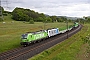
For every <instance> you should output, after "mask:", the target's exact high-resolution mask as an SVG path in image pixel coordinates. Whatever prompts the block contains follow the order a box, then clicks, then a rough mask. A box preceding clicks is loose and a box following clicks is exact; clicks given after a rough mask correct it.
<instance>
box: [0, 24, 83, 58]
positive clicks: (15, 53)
mask: <svg viewBox="0 0 90 60" xmlns="http://www.w3.org/2000/svg"><path fill="white" fill-rule="evenodd" d="M81 28H82V26H81V25H80V26H79V27H77V28H75V29H73V30H71V31H69V32H66V33H64V34H60V35H57V36H54V37H52V38H48V39H46V40H44V41H42V42H40V43H36V44H33V45H31V46H28V47H20V48H16V49H14V50H11V51H8V52H5V53H2V54H0V60H26V59H28V58H30V57H32V56H34V55H36V54H38V53H40V52H42V51H44V50H45V49H48V48H50V47H52V46H53V45H55V44H57V43H59V42H61V41H63V40H65V39H67V33H68V37H70V36H72V35H73V34H75V33H76V32H78V31H80V30H81Z"/></svg>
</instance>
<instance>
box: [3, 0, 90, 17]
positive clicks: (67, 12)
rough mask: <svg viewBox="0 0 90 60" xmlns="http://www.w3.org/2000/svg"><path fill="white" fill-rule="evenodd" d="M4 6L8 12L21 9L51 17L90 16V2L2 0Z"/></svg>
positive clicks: (83, 0)
mask: <svg viewBox="0 0 90 60" xmlns="http://www.w3.org/2000/svg"><path fill="white" fill-rule="evenodd" d="M2 6H3V7H4V8H5V9H6V10H8V11H13V10H14V8H15V7H21V8H28V9H31V10H34V11H36V12H39V13H44V14H48V15H50V16H52V15H56V16H68V17H83V16H90V12H89V11H90V0H2Z"/></svg>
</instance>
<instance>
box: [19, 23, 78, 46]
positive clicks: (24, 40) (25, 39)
mask: <svg viewBox="0 0 90 60" xmlns="http://www.w3.org/2000/svg"><path fill="white" fill-rule="evenodd" d="M78 26H79V24H78V23H77V22H75V23H74V25H72V26H69V27H68V29H67V28H66V29H63V30H59V28H52V29H47V30H41V31H37V32H27V33H25V34H22V36H21V43H20V44H21V45H23V46H28V45H30V44H32V43H36V42H39V41H41V40H45V39H46V38H50V37H52V36H55V35H58V34H61V33H65V32H67V31H70V30H72V29H74V28H76V27H78Z"/></svg>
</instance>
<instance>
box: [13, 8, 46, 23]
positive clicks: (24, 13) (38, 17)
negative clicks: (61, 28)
mask: <svg viewBox="0 0 90 60" xmlns="http://www.w3.org/2000/svg"><path fill="white" fill-rule="evenodd" d="M45 18H46V16H45V15H44V14H43V13H40V14H39V13H38V12H35V11H33V10H30V9H24V8H15V9H14V10H13V12H12V19H14V20H16V21H29V20H32V19H33V20H34V21H35V22H43V21H44V20H45Z"/></svg>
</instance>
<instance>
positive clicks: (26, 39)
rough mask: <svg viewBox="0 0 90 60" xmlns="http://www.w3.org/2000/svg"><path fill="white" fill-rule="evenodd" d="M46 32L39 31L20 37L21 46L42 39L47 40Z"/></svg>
mask: <svg viewBox="0 0 90 60" xmlns="http://www.w3.org/2000/svg"><path fill="white" fill-rule="evenodd" d="M47 37H48V34H47V31H46V30H44V31H39V32H32V33H26V34H23V35H22V37H21V45H29V44H30V43H35V42H36V41H39V40H41V39H43V38H47Z"/></svg>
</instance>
